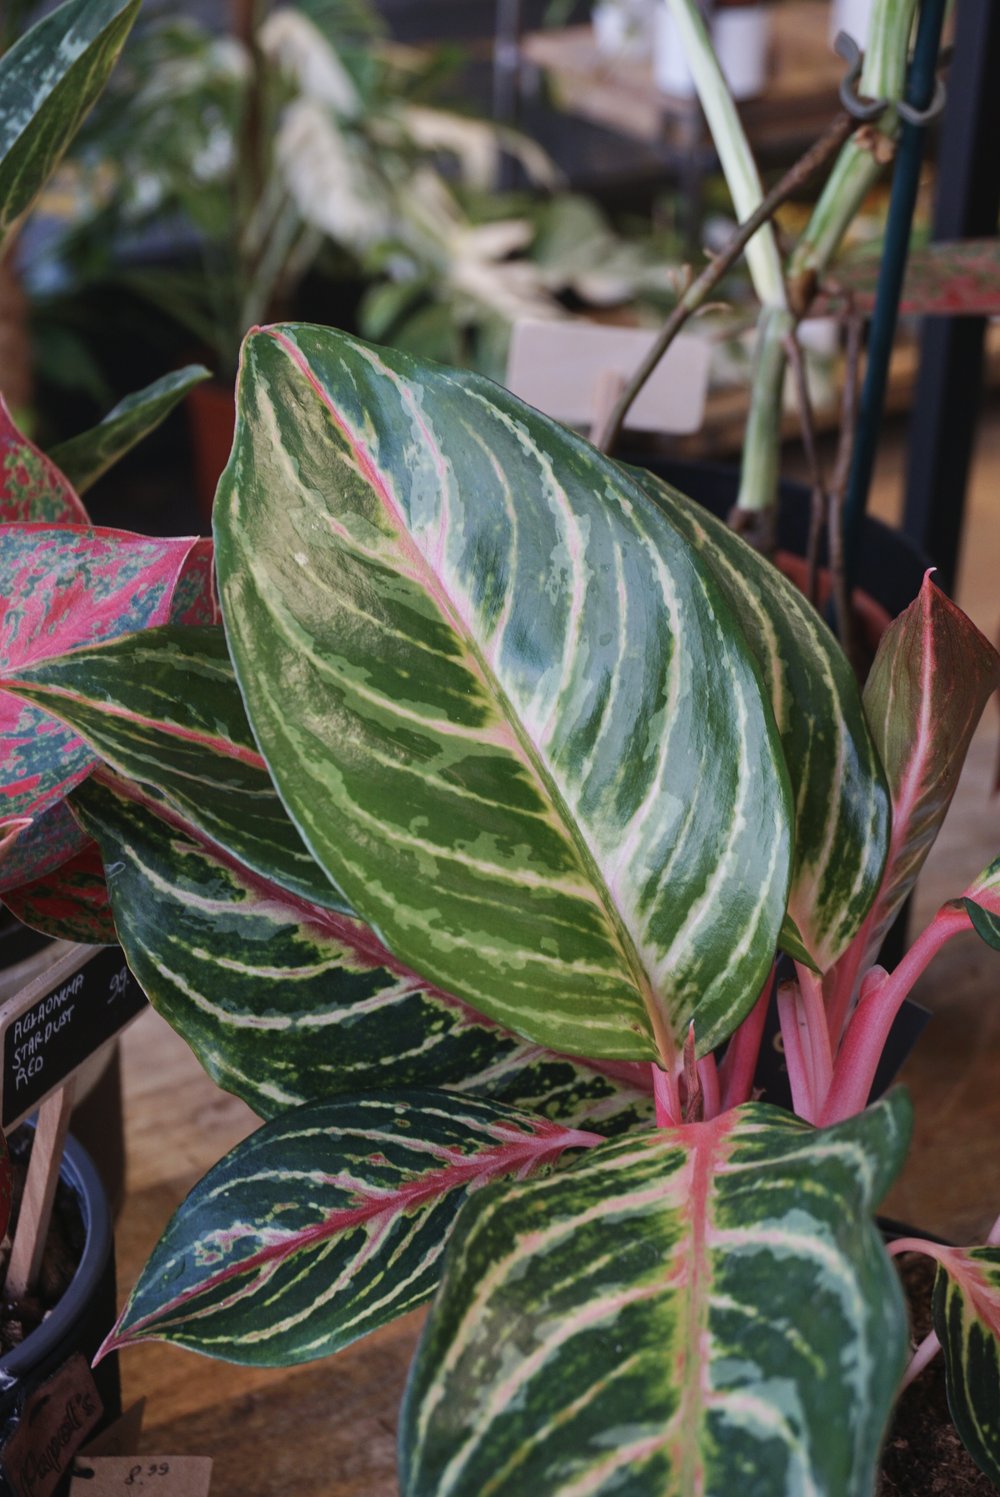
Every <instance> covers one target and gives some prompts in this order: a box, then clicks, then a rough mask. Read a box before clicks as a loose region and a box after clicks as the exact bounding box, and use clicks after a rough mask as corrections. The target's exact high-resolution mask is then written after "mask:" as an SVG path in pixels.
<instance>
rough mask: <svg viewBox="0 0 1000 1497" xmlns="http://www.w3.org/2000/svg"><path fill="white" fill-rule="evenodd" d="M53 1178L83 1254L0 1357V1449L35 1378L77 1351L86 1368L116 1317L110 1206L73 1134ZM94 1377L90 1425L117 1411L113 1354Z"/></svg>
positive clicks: (1, 1486) (5, 1493)
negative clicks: (68, 1197)
mask: <svg viewBox="0 0 1000 1497" xmlns="http://www.w3.org/2000/svg"><path fill="white" fill-rule="evenodd" d="M60 1179H61V1181H62V1182H63V1183H64V1184H65V1185H67V1186H68V1187H69V1189H70V1190H71V1191H72V1193H73V1195H74V1196H75V1198H76V1204H77V1206H78V1208H79V1211H80V1216H81V1219H82V1225H83V1232H84V1246H83V1253H82V1255H81V1258H80V1261H79V1263H78V1264H77V1268H76V1272H75V1274H74V1276H73V1279H72V1281H71V1282H70V1284H69V1287H68V1288H67V1289H66V1290H65V1292H64V1293H63V1295H62V1297H61V1298H60V1300H59V1302H58V1303H57V1304H56V1305H55V1306H54V1308H53V1309H52V1310H51V1311H50V1312H49V1314H48V1315H47V1316H46V1318H45V1320H44V1321H43V1322H42V1324H41V1325H40V1326H39V1327H38V1328H37V1330H35V1331H32V1333H31V1334H30V1335H29V1336H27V1337H26V1338H25V1339H24V1341H23V1342H22V1343H21V1344H20V1345H19V1346H16V1347H14V1348H13V1350H11V1351H9V1352H7V1354H6V1355H5V1356H3V1357H0V1450H2V1447H3V1446H5V1445H6V1444H7V1441H8V1440H9V1439H10V1438H11V1436H12V1435H13V1434H14V1432H15V1431H16V1430H17V1429H18V1427H19V1425H20V1423H21V1419H22V1415H23V1412H24V1407H25V1403H26V1401H27V1400H28V1399H29V1398H30V1396H31V1394H32V1392H33V1391H34V1390H35V1389H36V1388H37V1387H38V1386H39V1384H41V1383H44V1382H45V1381H46V1380H47V1379H48V1378H50V1377H52V1376H53V1375H54V1374H55V1373H57V1372H58V1371H59V1369H60V1368H62V1367H63V1366H64V1365H65V1364H66V1363H67V1362H68V1361H69V1360H70V1359H71V1358H72V1357H74V1356H76V1355H77V1354H82V1356H83V1357H85V1358H86V1362H87V1365H88V1367H89V1366H90V1364H91V1362H92V1361H93V1359H94V1356H95V1355H96V1353H97V1349H98V1347H99V1346H100V1344H101V1342H102V1341H103V1340H104V1338H105V1336H106V1335H107V1334H108V1332H109V1330H110V1329H111V1327H112V1325H113V1324H114V1321H115V1315H116V1299H117V1293H116V1284H115V1253H114V1235H113V1232H112V1225H111V1212H110V1210H109V1208H108V1201H107V1196H106V1194H105V1191H104V1187H103V1185H102V1184H101V1180H100V1177H99V1175H98V1173H97V1171H96V1169H95V1168H94V1165H93V1163H92V1162H91V1159H90V1156H89V1155H88V1154H87V1153H86V1151H85V1150H84V1149H83V1148H82V1147H81V1146H80V1144H78V1143H77V1142H76V1140H75V1139H73V1138H69V1139H67V1141H66V1148H65V1151H64V1154H63V1160H62V1165H61V1168H60ZM93 1378H94V1381H95V1383H96V1384H97V1391H98V1393H99V1394H100V1399H101V1403H102V1405H103V1408H104V1413H103V1416H102V1419H101V1423H100V1425H98V1426H97V1428H101V1427H103V1426H104V1425H107V1424H110V1423H111V1422H112V1421H113V1420H115V1419H116V1418H117V1417H118V1416H119V1414H120V1413H121V1386H120V1383H119V1376H118V1359H117V1356H116V1355H115V1354H114V1353H112V1354H111V1355H110V1356H108V1357H106V1358H105V1359H104V1360H103V1361H102V1362H101V1363H100V1365H99V1366H98V1367H97V1368H95V1369H94V1372H93ZM94 1433H96V1429H95V1431H94ZM88 1438H93V1435H89V1436H88ZM68 1486H69V1479H68V1473H67V1476H66V1479H65V1481H64V1482H61V1483H60V1484H59V1486H57V1487H56V1489H55V1494H61V1493H63V1492H64V1491H66V1490H68ZM0 1494H2V1497H10V1494H11V1488H10V1487H9V1485H8V1484H7V1481H6V1479H5V1476H4V1474H3V1473H2V1471H0ZM55 1494H54V1497H55Z"/></svg>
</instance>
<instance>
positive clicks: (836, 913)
mask: <svg viewBox="0 0 1000 1497" xmlns="http://www.w3.org/2000/svg"><path fill="white" fill-rule="evenodd" d="M630 472H631V473H632V476H633V478H634V479H635V481H636V482H637V483H641V484H642V486H643V488H644V489H645V491H646V493H648V494H649V495H650V497H651V498H652V499H653V500H654V501H655V502H656V503H657V504H658V505H660V506H661V508H662V509H663V510H664V511H665V513H666V514H667V515H668V516H669V518H670V520H671V522H672V523H673V524H674V525H676V527H677V529H678V530H679V531H680V532H681V534H682V535H684V536H685V537H686V538H687V539H688V540H689V541H690V542H691V544H692V545H693V546H694V547H696V548H697V550H698V552H699V555H700V556H701V557H702V558H703V559H704V561H705V563H706V564H707V565H708V566H709V567H710V568H711V570H712V572H713V574H714V576H715V578H716V581H717V582H718V584H719V586H720V587H721V588H722V590H723V592H724V593H725V595H726V597H727V599H728V600H729V603H730V604H731V606H732V609H733V612H734V614H735V615H736V617H737V618H738V619H739V621H740V625H741V627H742V629H743V631H744V633H745V634H746V636H747V640H748V642H749V644H750V648H751V649H752V650H753V652H754V655H755V657H756V659H757V662H758V664H759V665H760V668H761V672H762V674H763V677H764V680H765V681H766V683H767V686H768V690H769V692H770V698H771V706H772V708H773V709H774V715H775V719H776V721H777V724H778V728H779V730H780V732H781V741H782V746H783V748H784V753H785V761H786V763H787V765H788V772H789V775H790V777H791V782H792V794H793V798H794V803H795V853H794V860H793V865H792V886H791V889H790V891H789V896H788V911H787V914H786V917H785V925H784V928H783V930H782V946H783V947H784V949H785V950H786V951H787V952H788V953H789V955H790V956H793V957H795V958H797V959H799V960H802V961H805V962H807V963H808V964H810V965H811V966H814V967H815V968H817V970H819V971H820V972H825V971H826V970H827V968H828V967H830V966H831V965H832V963H833V962H834V961H835V960H836V958H837V957H838V956H840V954H841V952H842V951H843V950H844V949H845V947H846V946H847V944H848V942H849V941H850V940H851V938H852V937H853V936H854V935H855V934H856V933H857V931H858V928H859V927H860V925H861V922H862V920H863V919H864V917H865V915H866V914H867V913H868V910H869V908H870V906H871V903H872V901H873V900H874V898H875V895H876V894H877V892H878V887H879V883H880V880H881V878H882V870H883V866H884V864H885V858H886V851H887V848H888V843H889V821H890V815H889V791H888V787H887V785H886V782H885V775H884V774H883V772H882V766H881V764H880V763H879V758H878V754H877V753H876V751H875V746H874V744H873V742H872V737H871V734H870V732H869V730H868V726H867V724H866V722H865V716H864V712H863V710H862V706H861V693H860V691H859V689H858V685H857V682H856V680H855V677H854V672H853V671H852V670H851V667H850V665H849V664H848V662H847V659H846V658H845V656H844V653H843V651H842V650H841V649H840V646H839V645H838V644H837V642H836V641H835V640H834V638H833V635H832V634H831V633H830V631H829V629H827V627H826V625H825V624H824V623H823V621H822V619H821V618H820V617H819V615H818V614H817V612H816V610H815V609H814V608H812V607H811V606H810V604H809V603H807V602H806V599H805V598H804V597H803V596H802V594H801V593H800V592H799V590H798V588H796V587H794V586H793V585H792V583H791V582H789V581H788V579H787V578H785V577H783V576H782V575H781V573H780V572H779V571H778V570H777V568H776V567H773V566H771V564H770V563H769V562H767V561H766V560H765V559H764V558H763V557H762V556H760V555H759V554H758V553H757V552H756V551H754V550H753V549H752V548H751V547H750V546H748V545H746V544H745V543H744V542H743V541H742V540H740V538H739V536H737V535H736V534H734V532H733V531H732V530H730V529H729V527H728V526H727V525H724V524H722V523H721V522H720V521H719V520H716V519H715V517H714V516H713V515H711V514H709V513H708V512H707V511H706V510H705V509H703V508H702V507H701V506H700V505H697V504H695V503H693V501H692V500H690V499H686V498H685V497H684V496H683V495H682V494H679V493H678V492H677V491H676V490H675V489H671V488H670V487H669V486H668V485H667V484H665V483H663V482H662V481H661V480H660V479H658V478H656V477H655V476H654V475H653V474H651V473H647V472H645V471H643V470H641V469H632V470H630Z"/></svg>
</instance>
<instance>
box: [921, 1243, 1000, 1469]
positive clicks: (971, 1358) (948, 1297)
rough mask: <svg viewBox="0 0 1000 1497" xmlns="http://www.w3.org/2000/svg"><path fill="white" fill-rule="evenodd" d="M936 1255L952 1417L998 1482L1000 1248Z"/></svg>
mask: <svg viewBox="0 0 1000 1497" xmlns="http://www.w3.org/2000/svg"><path fill="white" fill-rule="evenodd" d="M935 1256H936V1257H937V1259H938V1272H937V1277H936V1278H935V1280H934V1329H935V1331H936V1332H937V1336H938V1340H939V1341H940V1343H941V1349H942V1352H943V1353H944V1365H945V1377H946V1381H947V1386H948V1405H949V1408H950V1409H951V1416H952V1418H953V1419H954V1421H955V1426H956V1428H957V1429H958V1432H959V1434H960V1435H961V1436H962V1440H963V1442H964V1444H965V1447H966V1449H967V1450H968V1451H969V1452H970V1454H971V1455H972V1456H973V1458H974V1459H975V1460H976V1462H977V1463H978V1465H980V1466H981V1467H982V1469H983V1470H984V1471H985V1472H986V1474H987V1476H989V1478H990V1480H991V1481H992V1482H993V1484H994V1486H1000V1248H998V1247H973V1248H950V1249H945V1250H944V1251H941V1252H938V1253H936V1254H935Z"/></svg>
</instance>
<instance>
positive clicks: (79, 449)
mask: <svg viewBox="0 0 1000 1497" xmlns="http://www.w3.org/2000/svg"><path fill="white" fill-rule="evenodd" d="M208 378H209V372H208V370H207V369H206V368H205V367H204V366H203V365H202V364H188V365H186V366H185V367H184V368H183V369H178V370H176V371H175V372H174V373H172V374H165V375H163V377H162V379H157V380H154V381H153V383H152V384H151V385H147V386H146V388H145V389H144V390H137V391H136V392H135V393H134V394H133V395H126V397H125V399H124V400H120V401H119V402H118V404H117V405H116V406H115V407H114V409H113V410H110V411H109V412H108V414H107V415H106V416H105V417H104V420H103V421H101V422H100V424H99V425H97V426H95V427H92V428H91V430H90V431H85V432H82V433H81V434H80V435H79V436H78V437H71V438H70V440H69V441H68V442H62V443H60V445H59V446H58V447H54V448H53V449H52V453H51V457H52V461H53V462H54V463H57V464H58V465H59V467H60V468H61V469H62V471H63V473H65V474H66V477H67V478H68V479H69V480H70V482H71V483H72V484H73V485H74V486H75V488H76V491H77V493H78V494H85V493H86V491H87V490H88V489H89V488H90V487H91V485H92V484H94V483H96V482H97V480H98V479H99V478H100V477H101V475H102V474H104V473H106V472H107V471H108V469H109V468H110V467H112V466H113V465H114V464H115V463H116V462H117V461H118V459H119V458H120V457H124V455H125V453H126V452H128V451H129V450H130V448H132V447H134V446H135V444H136V443H137V442H140V441H141V440H142V438H143V437H145V436H148V435H149V433H150V432H151V431H155V430H156V428H157V427H158V426H159V424H160V422H161V421H163V420H164V419H165V418H166V417H167V416H169V414H170V412H171V411H172V410H173V409H174V406H176V405H177V403H178V401H181V400H183V399H184V396H185V395H186V394H187V393H188V391H189V390H192V389H194V387H195V385H199V384H201V382H202V380H206V379H208ZM33 518H39V519H40V518H42V517H41V516H37V517H33Z"/></svg>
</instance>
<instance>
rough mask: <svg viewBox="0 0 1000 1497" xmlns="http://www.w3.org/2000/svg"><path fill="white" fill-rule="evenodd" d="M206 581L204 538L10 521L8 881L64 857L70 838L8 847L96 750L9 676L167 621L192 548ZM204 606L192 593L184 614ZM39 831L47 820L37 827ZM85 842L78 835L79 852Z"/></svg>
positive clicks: (1, 616)
mask: <svg viewBox="0 0 1000 1497" xmlns="http://www.w3.org/2000/svg"><path fill="white" fill-rule="evenodd" d="M192 552H193V553H194V557H193V561H192V563H191V564H192V565H193V566H194V568H195V572H196V575H197V577H198V579H199V581H198V586H199V587H201V586H203V585H204V582H205V579H206V576H207V573H206V561H205V557H206V552H205V547H204V546H203V545H202V544H201V543H197V542H193V541H191V540H189V539H187V540H154V539H148V538H145V537H142V536H136V535H132V534H129V533H128V532H125V531H115V530H102V529H96V528H92V527H84V526H77V525H63V526H50V525H41V524H11V525H7V526H5V527H4V530H3V547H2V554H0V839H2V841H3V843H5V844H6V846H7V854H8V855H7V856H6V857H5V858H4V860H3V863H2V865H0V890H3V889H7V888H16V887H18V886H19V885H20V884H23V883H26V882H30V881H32V880H33V879H34V878H36V877H42V876H44V875H45V874H47V873H50V872H51V871H52V869H53V868H54V867H56V866H58V861H59V860H60V856H63V857H64V856H65V855H66V853H65V847H64V845H62V844H59V843H57V841H56V840H55V839H49V838H46V837H42V836H36V837H35V838H33V840H32V844H31V847H30V854H29V853H26V852H25V849H24V848H22V849H21V852H20V854H19V856H18V857H16V858H15V857H13V856H11V855H10V848H11V845H13V847H14V848H15V849H16V848H17V846H18V842H19V841H20V839H21V837H22V836H23V834H24V833H25V832H26V831H27V830H28V829H29V828H33V827H35V823H36V822H37V820H38V818H40V817H41V816H42V815H43V813H45V812H46V811H48V810H50V809H51V808H53V807H54V806H56V805H57V804H58V802H59V801H60V800H62V799H63V797H64V796H65V795H67V794H68V793H69V791H70V790H71V789H73V787H74V786H75V785H78V784H79V783H80V782H81V781H82V780H83V779H84V778H85V777H86V775H87V774H88V773H89V772H90V769H91V768H92V766H93V763H94V755H93V753H92V752H91V750H89V749H88V748H87V746H86V745H85V744H84V742H83V740H82V739H81V738H80V737H79V735H78V734H76V733H74V732H73V731H72V730H71V729H70V728H69V727H67V726H66V725H65V724H64V723H61V722H59V721H58V720H57V719H56V718H53V717H51V716H50V715H49V714H48V713H45V712H43V711H40V710H39V709H38V708H37V707H35V706H33V705H32V704H30V703H28V702H25V701H23V700H20V699H18V698H17V697H16V696H14V695H12V694H11V693H10V692H8V691H5V690H3V689H2V688H3V678H4V677H6V676H7V675H8V674H9V673H10V672H13V671H16V670H18V669H19V668H20V667H23V666H25V665H28V664H37V663H39V662H41V661H43V660H45V659H46V658H47V657H49V656H52V655H60V654H62V653H64V652H65V651H67V650H71V649H75V648H78V647H79V646H81V645H92V644H95V643H97V642H98V641H100V640H105V639H110V638H113V637H114V636H115V635H118V634H124V633H127V632H129V631H130V630H134V629H140V628H146V627H149V626H151V625H156V624H162V623H165V622H166V621H167V620H168V619H170V618H171V617H172V615H173V611H174V608H175V593H176V591H177V589H178V586H179V584H181V583H183V581H184V579H185V577H186V575H187V570H188V565H189V558H191V557H192ZM192 610H196V604H195V602H194V599H193V598H186V599H185V601H184V604H183V611H184V613H185V614H190V613H191V612H192ZM37 831H38V832H39V833H41V827H40V826H39V827H38V828H37ZM79 850H80V846H79V844H77V845H76V846H75V847H74V848H72V852H76V851H79Z"/></svg>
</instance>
